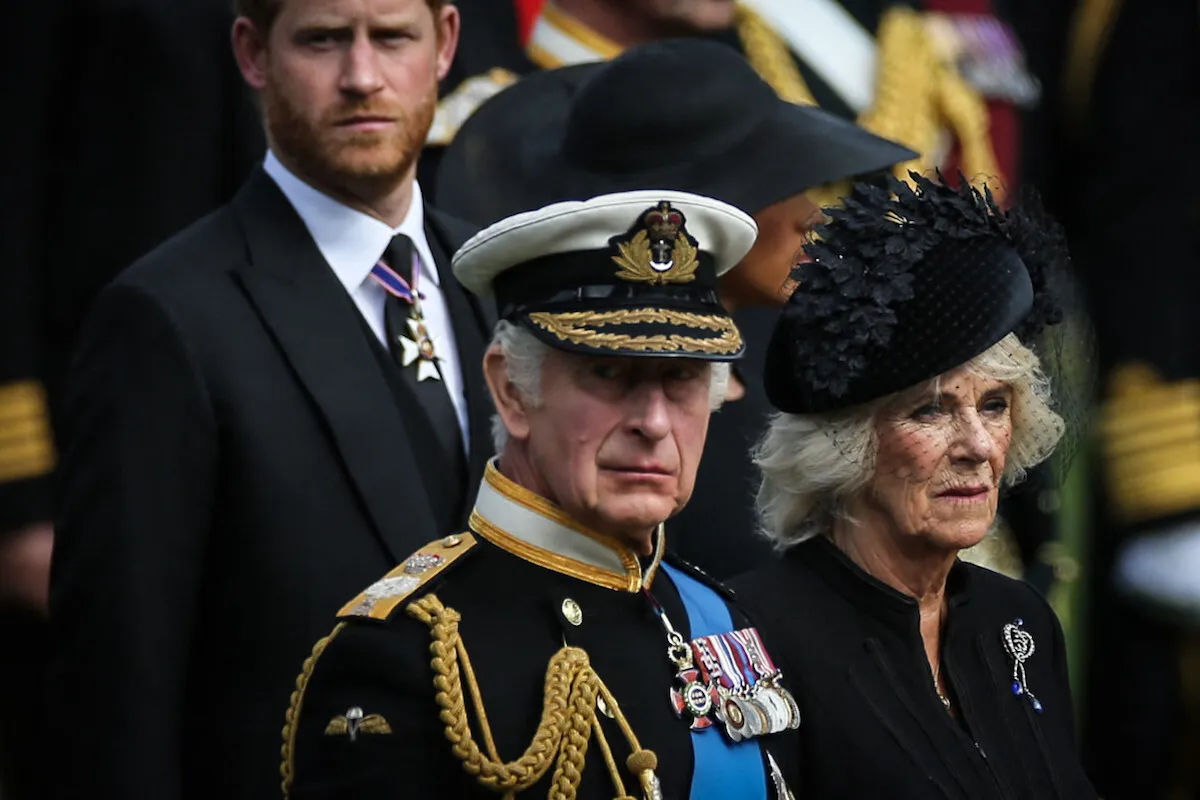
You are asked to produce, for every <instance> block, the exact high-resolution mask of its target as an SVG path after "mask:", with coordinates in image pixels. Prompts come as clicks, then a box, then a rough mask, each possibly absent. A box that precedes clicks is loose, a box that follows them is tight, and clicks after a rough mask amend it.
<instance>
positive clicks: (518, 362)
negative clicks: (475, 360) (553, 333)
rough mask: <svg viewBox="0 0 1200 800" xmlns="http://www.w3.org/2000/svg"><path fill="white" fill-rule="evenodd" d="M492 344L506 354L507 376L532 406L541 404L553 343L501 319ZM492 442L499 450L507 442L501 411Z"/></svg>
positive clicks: (493, 416) (495, 418) (493, 425)
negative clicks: (547, 357) (546, 362)
mask: <svg viewBox="0 0 1200 800" xmlns="http://www.w3.org/2000/svg"><path fill="white" fill-rule="evenodd" d="M492 344H493V345H495V346H496V347H499V348H500V352H501V353H503V354H504V369H505V373H506V374H507V376H508V379H509V380H510V381H512V384H513V386H515V387H516V388H517V391H518V392H519V393H520V395H521V396H522V397H523V398H525V401H526V402H527V403H529V404H530V405H531V406H532V407H534V408H537V407H538V406H540V405H541V404H542V364H544V363H545V361H546V353H548V352H550V345H548V344H546V343H544V342H543V341H542V340H541V339H539V338H537V337H536V336H534V335H533V334H532V333H530V332H529V331H527V330H526V329H525V328H522V327H521V326H520V325H517V324H515V323H512V322H509V321H508V320H506V319H502V320H500V321H499V322H497V323H496V329H495V331H494V332H493V333H492ZM492 444H493V446H495V448H496V452H497V453H499V452H501V451H503V450H504V446H505V445H507V444H508V428H506V427H504V420H503V419H501V418H500V415H499V414H493V415H492Z"/></svg>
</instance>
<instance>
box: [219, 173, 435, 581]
mask: <svg viewBox="0 0 1200 800" xmlns="http://www.w3.org/2000/svg"><path fill="white" fill-rule="evenodd" d="M233 208H234V211H235V213H236V214H237V215H238V218H239V220H240V221H241V223H242V228H243V231H244V233H245V236H246V241H247V245H248V250H249V260H248V263H246V264H244V265H242V266H241V267H239V268H238V270H237V274H238V276H239V277H240V279H241V282H242V285H243V286H244V287H245V290H246V292H247V294H248V295H249V296H250V300H251V302H252V303H253V304H254V305H255V307H256V308H257V309H258V311H259V313H260V314H261V316H262V319H263V321H264V323H265V324H266V326H267V327H268V328H269V329H270V331H271V333H272V334H273V335H274V337H275V340H276V342H277V343H278V345H279V348H280V349H281V350H282V351H283V354H284V357H285V358H286V359H287V361H288V363H289V364H291V366H292V369H293V370H294V371H295V373H296V375H297V377H298V378H299V380H300V382H301V383H302V384H303V386H304V388H305V390H306V391H307V392H308V394H309V396H310V397H311V398H312V400H313V402H314V403H315V404H316V406H317V408H318V409H319V412H320V414H321V416H322V417H323V418H324V420H325V422H326V424H327V425H328V426H329V429H330V432H331V434H332V437H333V440H334V442H335V443H336V447H337V450H338V452H339V453H340V455H341V457H342V460H343V462H344V464H345V466H346V470H347V472H348V473H349V474H350V477H351V479H352V481H353V483H354V485H355V486H356V487H357V488H358V491H359V494H360V496H361V498H362V501H363V504H364V505H365V507H366V509H367V513H368V514H369V516H370V518H371V520H372V521H373V522H374V524H375V528H376V531H377V533H378V535H379V537H380V539H381V540H382V542H383V545H384V547H385V548H386V550H387V552H388V554H389V555H390V557H391V560H392V561H393V562H398V561H400V560H401V559H402V558H405V557H407V556H408V555H409V553H411V552H412V551H413V550H414V549H416V548H417V547H420V546H421V545H422V544H424V543H425V542H427V541H429V540H430V539H432V538H435V537H436V536H438V535H439V534H440V532H439V531H438V529H437V525H436V524H435V522H434V519H433V515H432V512H431V510H430V505H429V501H428V498H427V497H426V496H425V492H424V486H423V484H422V483H421V478H420V473H419V470H418V466H417V462H416V459H415V458H414V456H413V452H412V448H411V446H410V439H409V436H408V433H407V431H406V429H405V425H404V420H403V419H402V418H401V415H400V413H399V412H398V411H397V408H396V402H395V400H394V398H393V396H392V392H391V389H390V387H389V386H388V384H387V382H386V381H385V379H384V376H383V374H382V372H381V370H380V368H379V364H378V362H377V360H376V358H375V356H374V355H373V354H372V352H371V349H370V348H371V343H370V341H369V340H368V339H367V338H366V336H364V335H363V332H362V323H361V320H360V318H359V313H358V309H357V308H356V307H355V305H354V302H353V300H351V298H350V296H349V295H348V294H347V293H346V290H345V287H343V286H342V284H341V283H340V282H339V281H338V279H337V277H336V276H335V275H334V274H333V271H332V270H331V269H330V268H329V265H328V264H326V263H325V259H324V258H322V256H321V254H320V251H319V250H318V249H317V247H316V244H315V243H314V242H313V240H312V237H311V236H310V234H309V232H308V229H307V228H306V227H305V226H304V223H303V221H302V220H301V219H300V217H299V215H298V214H296V212H295V210H294V209H293V208H292V206H291V204H290V203H288V201H287V199H286V198H285V197H284V196H283V193H282V192H280V191H279V189H278V187H276V185H275V183H274V182H273V181H272V180H271V179H270V178H269V177H267V175H266V174H265V173H263V172H262V170H261V169H259V170H257V171H256V172H255V173H254V174H253V175H252V176H251V178H250V180H249V181H248V182H247V184H246V185H245V187H243V189H242V190H241V192H239V193H238V195H237V197H236V198H234V201H233Z"/></svg>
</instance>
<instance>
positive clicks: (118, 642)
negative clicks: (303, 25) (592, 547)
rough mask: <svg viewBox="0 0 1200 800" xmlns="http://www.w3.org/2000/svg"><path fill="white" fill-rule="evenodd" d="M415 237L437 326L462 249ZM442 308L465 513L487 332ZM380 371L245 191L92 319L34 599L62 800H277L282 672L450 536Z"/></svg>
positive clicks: (417, 443)
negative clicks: (459, 388) (418, 552)
mask: <svg viewBox="0 0 1200 800" xmlns="http://www.w3.org/2000/svg"><path fill="white" fill-rule="evenodd" d="M426 219H427V234H428V237H429V240H430V245H431V248H432V250H433V251H434V253H435V258H436V260H437V262H438V266H439V271H440V273H441V274H442V275H443V276H444V277H443V287H444V288H445V290H446V292H447V298H448V303H450V295H451V293H452V292H461V287H459V286H458V285H457V284H456V283H455V282H454V281H453V278H452V276H451V272H450V269H449V261H448V255H449V254H450V253H451V252H453V250H454V249H455V248H456V247H457V246H458V245H459V244H460V243H461V242H462V240H463V239H464V237H465V236H466V235H467V234H468V233H469V232H470V231H469V229H467V228H465V226H462V225H461V224H459V223H456V222H455V221H453V220H451V219H449V218H447V217H444V216H442V215H440V214H439V213H437V212H436V211H434V210H433V209H427V215H426ZM460 299H462V300H463V302H465V303H467V306H466V308H467V313H465V314H457V315H454V318H453V324H454V327H455V334H456V338H457V343H458V346H459V350H460V357H461V364H462V368H463V373H464V379H465V385H466V391H467V401H468V405H469V408H470V423H471V429H472V437H471V442H470V449H471V462H472V468H473V477H472V478H471V481H472V482H471V483H470V484H469V485H468V486H467V487H455V488H454V491H457V492H460V493H469V492H466V491H465V490H466V489H468V488H469V487H474V486H475V485H477V480H478V476H479V475H481V474H482V470H483V465H484V463H485V460H486V457H487V456H488V455H489V453H490V449H491V444H490V441H489V425H488V417H489V412H490V400H489V399H487V397H486V394H485V387H484V386H483V382H482V376H481V370H480V369H479V368H478V364H479V363H480V360H481V358H482V352H483V348H484V345H485V342H486V335H487V323H486V320H485V316H484V314H483V313H482V312H481V311H480V310H479V309H478V307H477V306H476V305H475V304H474V303H473V301H471V300H469V299H466V296H465V294H463V295H461V298H460ZM450 307H451V308H452V309H453V308H454V304H453V303H450ZM383 354H384V350H383V347H382V345H380V344H379V342H378V341H377V340H376V339H375V338H374V336H373V335H371V334H370V333H369V331H368V329H367V327H366V324H365V322H364V321H363V320H362V318H361V315H360V314H359V312H358V309H357V307H356V306H355V305H354V302H353V300H352V299H351V298H350V296H349V295H348V294H347V292H346V291H345V289H344V287H343V286H342V285H341V283H340V282H339V281H338V279H337V278H336V276H335V275H334V274H333V272H332V270H331V269H329V267H328V265H327V264H326V263H325V261H324V260H323V258H322V257H321V255H320V252H319V250H318V249H317V247H316V245H315V243H314V242H313V240H312V238H311V237H310V235H309V234H308V231H307V229H306V228H305V226H304V224H303V222H302V221H301V219H300V217H299V216H298V215H297V214H296V213H295V211H294V209H293V208H292V207H291V205H290V204H289V203H288V201H287V200H286V199H285V198H284V196H283V194H282V193H281V192H280V191H279V189H278V188H277V187H276V185H275V184H274V182H273V181H272V180H271V179H270V178H268V177H267V176H266V175H265V174H264V173H262V172H261V171H258V172H256V173H255V174H254V175H252V177H251V178H250V180H249V181H248V182H247V184H246V185H245V186H244V187H243V189H242V190H241V192H240V193H239V194H238V195H237V196H236V197H235V198H234V200H233V201H232V202H231V203H230V204H229V205H228V206H226V207H223V208H221V209H219V210H218V211H216V212H214V213H213V214H211V215H209V216H208V217H206V218H205V219H203V220H201V221H200V222H198V223H196V224H195V225H193V226H192V227H190V228H188V229H187V230H185V231H184V232H182V233H181V234H179V235H178V236H176V237H175V238H173V239H171V240H170V241H168V242H167V243H166V244H164V245H163V246H161V247H160V248H158V249H157V250H155V251H154V252H152V253H151V254H150V255H148V256H147V257H146V258H144V259H142V260H141V261H139V262H138V263H136V264H135V265H134V266H133V267H131V268H130V269H129V270H127V271H126V272H125V273H123V274H122V275H121V277H120V278H119V279H118V280H117V281H116V282H115V283H114V284H113V285H111V286H110V287H108V288H107V289H106V290H105V291H104V293H103V294H102V295H101V296H100V298H99V299H98V300H97V302H96V304H95V307H94V309H93V312H92V314H91V316H90V318H89V321H88V323H87V325H86V327H85V329H84V331H83V333H82V336H81V348H80V351H79V354H78V357H77V360H76V362H75V364H74V368H73V374H72V376H71V380H70V384H69V385H70V388H69V391H68V398H67V406H66V408H67V414H66V421H67V423H68V424H67V426H66V435H65V437H64V439H65V442H64V444H65V448H64V458H63V464H62V478H61V493H60V494H61V497H60V507H59V518H58V521H57V523H58V531H59V541H58V549H57V551H56V553H55V563H54V576H53V577H54V579H53V588H52V599H51V607H52V622H53V626H54V635H55V639H56V644H57V664H56V668H55V669H54V671H53V693H54V698H55V700H56V706H55V708H56V721H57V723H58V724H59V725H60V727H61V730H59V731H57V732H56V738H55V746H56V748H58V750H59V752H60V754H61V757H60V760H59V763H60V765H61V770H60V777H62V778H64V779H66V781H67V782H78V784H77V785H75V786H74V787H72V788H71V789H68V787H64V790H65V796H69V797H82V796H95V797H113V798H116V797H121V798H133V797H153V798H162V799H163V800H170V799H171V798H181V797H197V798H201V797H202V798H212V797H222V798H256V800H257V798H263V797H268V796H270V795H271V793H272V792H273V791H276V790H277V787H278V779H277V771H276V768H277V764H278V752H279V727H280V718H279V715H280V709H282V708H284V707H286V705H287V700H288V695H289V693H290V691H291V689H292V680H293V678H294V677H295V665H296V664H297V663H298V661H299V660H300V659H302V658H303V657H304V655H305V654H306V653H307V652H308V650H309V648H310V647H311V645H312V642H313V640H314V639H315V638H316V637H317V636H320V635H321V634H322V633H324V632H325V631H326V630H327V629H328V625H327V621H328V620H329V618H330V617H331V615H332V614H334V613H335V612H336V610H337V609H338V608H339V607H340V605H341V604H342V603H343V602H344V601H345V599H346V597H347V596H348V595H351V594H353V593H354V592H355V591H357V590H358V589H360V588H361V587H362V585H364V584H365V583H367V582H370V581H371V580H372V579H374V578H375V577H376V576H378V575H379V574H380V573H381V572H384V571H386V570H388V569H390V568H391V567H392V566H393V565H394V564H395V563H396V562H397V561H399V560H400V559H402V558H404V557H405V556H406V555H407V554H408V553H410V552H411V551H412V550H413V548H414V547H416V546H418V545H420V544H421V543H422V542H424V541H427V540H429V539H430V538H433V537H436V536H439V535H442V534H444V533H445V532H446V530H445V528H446V527H448V525H447V524H445V523H439V522H436V521H435V519H434V516H433V511H432V509H433V508H435V507H436V506H437V505H438V501H439V496H440V495H441V494H443V493H444V492H445V491H446V488H445V487H443V486H442V485H441V483H440V481H443V480H445V477H444V473H441V472H437V473H434V471H432V470H430V469H428V467H429V465H430V463H431V462H430V455H429V454H430V453H431V452H434V451H435V450H436V448H437V444H436V439H435V438H433V437H434V434H433V432H432V431H431V430H430V428H429V423H428V422H427V421H426V420H425V419H424V418H423V416H422V410H421V408H420V406H419V405H418V404H417V403H416V402H415V400H414V398H413V397H412V396H411V395H408V394H406V393H404V392H403V391H399V390H397V389H396V388H395V387H392V386H390V385H389V381H388V380H387V378H386V375H385V373H386V368H387V367H389V366H390V362H388V360H387V359H386V357H381V356H383ZM398 385H399V386H403V383H402V382H398ZM465 508H470V506H469V505H466V506H465ZM459 513H460V514H461V510H459ZM458 524H460V523H459V522H458V520H455V521H454V522H453V523H451V525H452V526H453V527H457V525H458Z"/></svg>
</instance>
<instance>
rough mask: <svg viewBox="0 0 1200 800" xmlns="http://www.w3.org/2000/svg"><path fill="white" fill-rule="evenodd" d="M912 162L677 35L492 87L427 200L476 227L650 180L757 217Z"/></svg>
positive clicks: (736, 60) (727, 54)
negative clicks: (805, 194) (818, 189)
mask: <svg viewBox="0 0 1200 800" xmlns="http://www.w3.org/2000/svg"><path fill="white" fill-rule="evenodd" d="M916 157H917V154H916V153H914V152H912V151H911V150H908V149H907V148H904V147H901V146H900V145H897V144H895V143H893V142H891V141H888V140H887V139H882V138H880V137H878V136H875V135H873V134H871V133H868V132H867V131H866V130H864V129H862V128H860V127H858V126H857V125H854V124H853V123H850V122H847V121H845V120H842V119H840V118H838V117H836V116H834V115H832V114H829V113H827V112H825V111H822V110H821V109H818V108H813V107H809V106H798V105H794V104H792V103H788V102H785V101H783V100H780V99H779V97H778V96H777V95H776V94H775V92H774V91H773V90H772V89H771V87H770V86H769V85H767V83H766V82H764V81H763V80H762V79H761V78H760V77H759V76H758V75H757V73H755V72H754V70H753V68H752V67H751V66H750V65H749V64H748V63H747V62H746V60H745V58H743V57H742V56H741V54H739V53H738V52H737V51H735V50H734V49H732V48H730V47H728V46H727V45H723V44H719V43H716V42H708V41H703V40H696V39H677V40H667V41H662V42H655V43H652V44H647V45H642V46H639V47H635V48H631V49H629V50H627V51H626V52H625V53H623V54H622V55H621V56H619V57H617V58H616V59H613V60H612V61H609V62H603V63H596V64H584V65H578V66H571V67H564V68H562V69H557V70H551V71H548V72H542V73H537V74H534V75H531V76H529V77H526V78H524V79H522V80H521V81H520V82H519V83H517V84H515V85H514V86H512V87H510V88H508V89H506V90H504V91H503V92H500V93H499V94H498V95H496V96H495V97H493V98H491V99H490V100H488V101H487V102H486V103H484V104H483V105H482V106H481V107H480V108H479V109H478V110H477V111H476V112H475V114H474V115H472V117H471V118H470V119H469V120H468V121H467V123H466V124H465V125H464V126H463V128H462V129H461V130H460V131H459V133H458V135H457V136H456V138H455V141H454V143H453V144H452V145H451V146H450V147H449V148H448V150H447V151H446V153H445V154H444V156H443V159H442V163H441V166H440V168H439V173H438V184H437V189H436V196H437V202H438V205H439V207H441V208H443V209H445V210H446V211H448V212H450V213H452V214H456V215H458V216H461V217H464V218H466V219H469V220H471V221H473V222H476V223H478V224H481V225H487V224H490V223H492V222H495V221H496V220H499V219H502V218H504V217H507V216H511V215H513V214H516V213H519V212H522V211H528V210H532V209H535V208H539V207H541V206H544V205H547V204H550V203H554V202H559V201H562V200H578V199H585V198H588V197H593V196H596V195H599V194H605V193H611V192H618V191H631V190H636V189H656V188H660V189H676V190H680V191H687V192H695V193H698V194H703V195H706V196H708V197H713V198H716V199H718V200H722V201H724V202H726V203H729V204H731V205H733V206H736V207H738V208H741V209H742V210H744V211H747V212H749V213H755V212H758V211H760V210H761V209H763V208H765V207H766V206H769V205H771V204H773V203H776V202H779V201H781V200H784V199H786V198H788V197H791V196H793V195H796V194H799V193H800V192H802V191H804V190H806V189H809V188H812V187H815V186H820V185H822V184H826V183H830V182H833V181H839V180H844V179H847V178H852V177H855V176H858V175H865V174H868V173H872V172H875V171H878V170H881V169H886V168H889V167H891V166H893V165H895V164H898V163H901V162H904V161H908V160H910V159H913V158H916Z"/></svg>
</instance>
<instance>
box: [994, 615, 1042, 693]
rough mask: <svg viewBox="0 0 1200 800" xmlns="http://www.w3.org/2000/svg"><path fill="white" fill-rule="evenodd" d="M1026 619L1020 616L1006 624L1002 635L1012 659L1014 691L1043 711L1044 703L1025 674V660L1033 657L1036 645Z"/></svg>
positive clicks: (1006, 650) (1005, 647)
mask: <svg viewBox="0 0 1200 800" xmlns="http://www.w3.org/2000/svg"><path fill="white" fill-rule="evenodd" d="M1024 625H1025V620H1023V619H1021V618H1020V617H1018V618H1017V619H1015V620H1013V621H1012V622H1010V623H1008V624H1007V625H1005V626H1004V633H1003V635H1002V637H1001V639H1002V640H1003V643H1004V651H1005V652H1006V653H1008V657H1009V659H1011V660H1012V670H1013V673H1012V693H1013V694H1014V695H1016V696H1017V697H1022V696H1024V697H1028V698H1029V704H1030V705H1031V706H1033V710H1034V711H1036V712H1038V713H1039V714H1040V713H1042V703H1041V701H1040V700H1038V699H1037V696H1036V695H1034V693H1033V692H1032V691H1030V689H1029V677H1028V676H1027V675H1026V674H1025V662H1026V661H1028V660H1029V659H1030V658H1032V657H1033V652H1034V650H1035V649H1036V645H1035V644H1034V641H1033V634H1031V633H1030V632H1029V631H1027V630H1025V628H1024Z"/></svg>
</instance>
